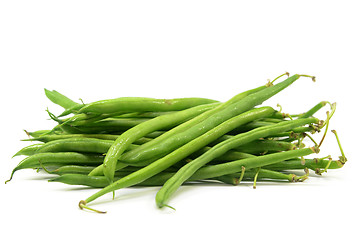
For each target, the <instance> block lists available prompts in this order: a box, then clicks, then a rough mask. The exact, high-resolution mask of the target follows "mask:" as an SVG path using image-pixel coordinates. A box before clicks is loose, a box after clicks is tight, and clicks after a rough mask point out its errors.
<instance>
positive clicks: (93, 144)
mask: <svg viewBox="0 0 362 240" xmlns="http://www.w3.org/2000/svg"><path fill="white" fill-rule="evenodd" d="M112 143H113V141H112V140H101V139H95V138H69V139H68V138H66V139H59V140H54V141H51V142H48V143H45V144H43V145H42V146H41V147H40V148H39V149H38V151H37V153H46V152H54V153H56V152H85V153H86V152H88V153H100V154H104V153H106V152H107V150H108V149H109V148H110V146H111V145H112Z"/></svg>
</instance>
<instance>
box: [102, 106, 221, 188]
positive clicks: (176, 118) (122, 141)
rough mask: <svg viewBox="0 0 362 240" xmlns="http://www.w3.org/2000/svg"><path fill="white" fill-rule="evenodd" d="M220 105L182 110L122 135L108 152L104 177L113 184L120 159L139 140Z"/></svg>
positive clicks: (157, 118)
mask: <svg viewBox="0 0 362 240" xmlns="http://www.w3.org/2000/svg"><path fill="white" fill-rule="evenodd" d="M218 105H220V104H219V103H212V104H204V105H200V106H196V107H192V108H189V109H186V110H182V111H179V112H175V113H171V114H167V115H162V116H159V117H156V118H153V119H151V120H148V121H146V122H143V123H141V124H139V125H137V126H135V127H133V128H131V129H129V130H128V131H126V132H124V133H123V134H121V135H120V136H119V137H118V138H117V139H116V140H115V141H114V142H113V144H112V146H111V147H110V148H109V150H108V151H107V154H106V157H105V159H104V163H103V166H104V167H103V172H104V176H105V177H107V179H108V180H109V181H110V182H113V176H114V173H115V168H116V164H117V161H118V159H119V158H120V156H121V155H122V154H123V152H125V150H126V149H127V148H128V147H129V145H130V144H132V143H133V142H134V141H136V140H137V139H139V138H141V137H144V136H146V135H147V134H149V133H152V132H154V131H157V130H162V129H165V128H170V127H174V126H176V125H179V124H181V123H183V122H186V121H188V120H190V119H192V118H194V117H196V116H198V115H200V114H202V113H203V112H206V111H208V110H210V109H213V108H215V107H216V106H218Z"/></svg>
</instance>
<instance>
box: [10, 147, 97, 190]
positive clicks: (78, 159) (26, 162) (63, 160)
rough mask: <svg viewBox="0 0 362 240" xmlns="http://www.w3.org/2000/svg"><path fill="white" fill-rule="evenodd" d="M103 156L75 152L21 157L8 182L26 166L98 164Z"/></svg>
mask: <svg viewBox="0 0 362 240" xmlns="http://www.w3.org/2000/svg"><path fill="white" fill-rule="evenodd" d="M103 159H104V156H102V155H94V154H81V153H76V152H59V153H38V154H35V155H31V156H29V157H27V158H25V159H23V160H22V161H21V162H20V163H19V164H18V165H17V166H16V167H15V168H14V169H13V171H12V172H11V175H10V178H9V180H7V181H6V182H5V183H7V182H9V181H10V180H11V179H12V178H13V175H14V173H15V172H16V171H18V170H21V169H26V168H37V167H41V166H40V164H43V165H44V166H63V165H68V164H77V165H98V164H100V163H102V162H103Z"/></svg>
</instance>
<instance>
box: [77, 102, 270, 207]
mask: <svg viewBox="0 0 362 240" xmlns="http://www.w3.org/2000/svg"><path fill="white" fill-rule="evenodd" d="M273 113H274V109H272V108H270V107H261V108H259V109H253V110H250V111H248V112H245V113H243V114H240V115H238V116H236V117H234V118H232V119H230V120H228V121H226V122H223V123H222V124H220V125H218V126H217V127H215V128H214V129H212V131H209V132H207V133H205V134H203V135H201V136H200V137H198V138H196V139H194V140H192V141H191V142H189V143H187V144H185V145H183V146H182V147H180V148H178V149H176V150H175V151H173V152H172V153H170V154H168V155H166V156H165V157H163V158H161V159H159V160H157V161H155V162H152V163H150V164H149V165H147V166H146V167H144V168H142V169H140V170H138V171H136V172H134V173H132V174H130V175H128V176H126V177H124V178H121V179H120V180H118V181H116V182H114V183H112V184H110V185H108V186H107V187H105V188H103V189H102V190H100V191H99V192H97V193H95V194H93V195H92V196H90V197H89V198H87V199H86V200H85V203H88V202H91V201H93V200H95V199H97V198H98V197H100V196H102V195H104V194H106V193H108V192H112V191H115V190H117V189H120V188H124V187H129V186H132V185H135V184H138V183H140V182H143V181H144V180H146V179H148V178H150V177H152V176H154V175H156V174H158V173H160V172H162V171H163V170H165V169H167V168H169V167H171V166H172V165H174V164H175V163H177V162H179V161H181V160H182V159H184V158H186V157H187V156H189V155H190V154H192V153H193V152H196V151H197V150H199V149H200V148H202V147H205V146H206V145H207V144H209V143H210V142H212V141H215V140H216V139H217V138H219V137H220V136H222V135H223V134H225V133H226V132H229V131H230V130H231V129H233V128H235V127H236V126H238V125H239V124H245V123H247V122H250V121H252V120H254V119H256V118H261V117H266V116H269V115H270V114H273ZM254 140H255V139H254ZM82 204H84V201H82Z"/></svg>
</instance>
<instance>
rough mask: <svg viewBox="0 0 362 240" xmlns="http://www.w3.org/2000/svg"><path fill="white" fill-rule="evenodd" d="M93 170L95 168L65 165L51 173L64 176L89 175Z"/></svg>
mask: <svg viewBox="0 0 362 240" xmlns="http://www.w3.org/2000/svg"><path fill="white" fill-rule="evenodd" d="M93 169H94V166H79V165H65V166H61V167H59V168H57V169H55V170H54V171H52V172H51V173H53V174H58V175H63V174H83V175H88V174H89V173H90V172H91V171H92V170H93Z"/></svg>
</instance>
